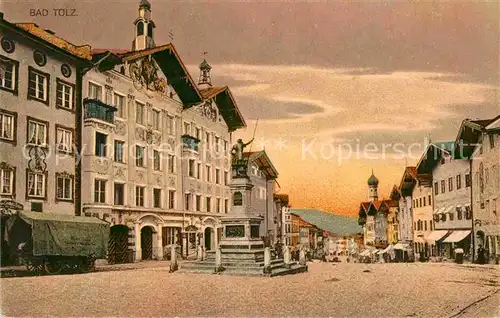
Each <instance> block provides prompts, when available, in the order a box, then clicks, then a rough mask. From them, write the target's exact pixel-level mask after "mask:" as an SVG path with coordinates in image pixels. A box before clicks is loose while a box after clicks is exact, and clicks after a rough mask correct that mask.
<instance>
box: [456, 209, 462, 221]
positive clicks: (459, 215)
mask: <svg viewBox="0 0 500 318" xmlns="http://www.w3.org/2000/svg"><path fill="white" fill-rule="evenodd" d="M457 219H458V220H461V219H462V209H461V208H457Z"/></svg>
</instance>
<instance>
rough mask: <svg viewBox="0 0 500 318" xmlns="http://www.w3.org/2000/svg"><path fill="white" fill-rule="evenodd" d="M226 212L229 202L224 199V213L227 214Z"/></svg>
mask: <svg viewBox="0 0 500 318" xmlns="http://www.w3.org/2000/svg"><path fill="white" fill-rule="evenodd" d="M228 212H229V200H228V199H224V213H228Z"/></svg>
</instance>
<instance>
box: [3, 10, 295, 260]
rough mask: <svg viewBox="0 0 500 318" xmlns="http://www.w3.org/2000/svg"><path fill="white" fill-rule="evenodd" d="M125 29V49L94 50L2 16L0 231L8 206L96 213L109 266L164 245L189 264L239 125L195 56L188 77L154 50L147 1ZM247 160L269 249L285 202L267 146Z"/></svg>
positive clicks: (211, 229)
mask: <svg viewBox="0 0 500 318" xmlns="http://www.w3.org/2000/svg"><path fill="white" fill-rule="evenodd" d="M131 29H132V31H133V32H132V47H131V49H95V48H92V47H91V46H89V45H80V46H78V45H74V44H72V43H70V42H68V41H66V40H65V39H62V38H60V37H58V36H57V35H56V34H55V33H54V32H53V31H51V30H47V29H43V28H41V27H40V26H38V25H36V24H34V23H12V22H9V21H7V20H6V19H4V15H3V13H0V42H1V48H0V99H1V101H2V103H1V105H0V154H1V157H0V199H1V201H0V210H1V213H2V218H3V220H2V224H5V222H4V221H5V218H8V215H9V214H10V213H12V212H13V211H15V210H28V211H36V212H40V213H47V212H48V213H59V214H67V215H77V216H79V215H82V216H88V217H98V218H100V219H103V220H105V221H107V222H109V223H110V225H111V233H110V234H111V235H110V245H109V258H110V261H111V262H116V263H120V262H130V261H139V260H145V259H154V258H155V259H161V258H163V256H164V248H165V246H168V245H171V244H178V245H179V246H180V248H181V253H182V255H183V256H184V257H190V256H191V255H193V253H195V251H197V247H198V246H200V245H201V246H203V247H205V248H206V249H212V248H214V247H215V246H217V245H218V241H219V240H220V238H221V235H222V229H221V224H220V216H221V215H223V214H225V213H228V211H229V210H230V209H231V200H229V199H230V190H229V186H228V183H229V180H230V178H231V176H230V172H231V169H230V165H231V150H232V145H233V143H234V142H233V136H234V132H235V131H237V130H238V129H241V128H244V127H246V122H245V120H244V118H243V116H242V114H241V112H240V110H239V108H238V105H237V103H236V100H235V98H234V96H233V95H232V93H231V91H230V89H229V88H228V87H227V86H223V85H222V86H214V85H212V80H211V69H212V67H211V65H210V64H209V63H208V62H207V61H206V60H205V59H204V60H203V61H202V62H201V64H200V65H199V76H198V79H197V81H195V80H194V79H193V77H192V76H191V75H190V74H189V72H188V71H187V69H186V66H185V64H184V63H183V61H182V60H181V58H180V56H179V53H178V52H177V50H176V48H175V47H174V45H173V44H172V43H167V44H164V45H156V44H155V33H156V27H155V24H154V21H153V18H152V10H151V4H150V3H149V2H148V1H147V0H142V1H140V3H139V8H138V16H137V18H136V20H135V21H133V23H132V27H131ZM108 36H112V35H111V34H109V35H108ZM245 156H246V157H248V159H249V160H250V168H249V171H250V172H251V173H250V177H251V179H252V182H253V184H254V188H253V190H252V191H253V200H252V202H253V204H252V206H253V209H254V210H255V211H254V212H255V213H256V214H258V215H260V216H261V218H262V220H263V222H262V224H261V228H260V235H261V236H262V237H265V238H266V239H268V240H269V241H271V242H273V241H275V240H277V239H279V238H281V232H282V229H281V223H282V222H281V221H282V217H281V210H282V207H283V206H284V205H287V204H288V198H287V197H286V196H284V195H275V192H276V191H277V189H278V187H279V185H278V183H277V178H278V172H277V170H276V169H275V167H274V166H273V165H272V163H271V161H270V159H269V157H268V156H267V154H266V153H265V151H253V152H248V153H246V154H245ZM284 197H286V200H284ZM285 201H286V202H285ZM3 230H4V229H3V227H2V235H1V236H2V256H3V257H2V261H6V260H8V259H9V257H8V250H9V249H8V248H7V247H6V242H4V241H3V238H4V235H3Z"/></svg>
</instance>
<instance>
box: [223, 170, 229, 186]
mask: <svg viewBox="0 0 500 318" xmlns="http://www.w3.org/2000/svg"><path fill="white" fill-rule="evenodd" d="M228 180H229V172H227V171H224V185H228V184H229V181H228Z"/></svg>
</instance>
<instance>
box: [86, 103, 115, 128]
mask: <svg viewBox="0 0 500 318" xmlns="http://www.w3.org/2000/svg"><path fill="white" fill-rule="evenodd" d="M83 105H84V107H85V115H84V116H85V117H84V119H90V118H94V119H99V120H102V121H105V122H107V123H110V124H114V123H115V111H116V110H117V109H116V108H115V107H113V106H111V105H108V104H105V103H103V102H101V101H100V100H98V99H88V98H85V99H84V100H83Z"/></svg>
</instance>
